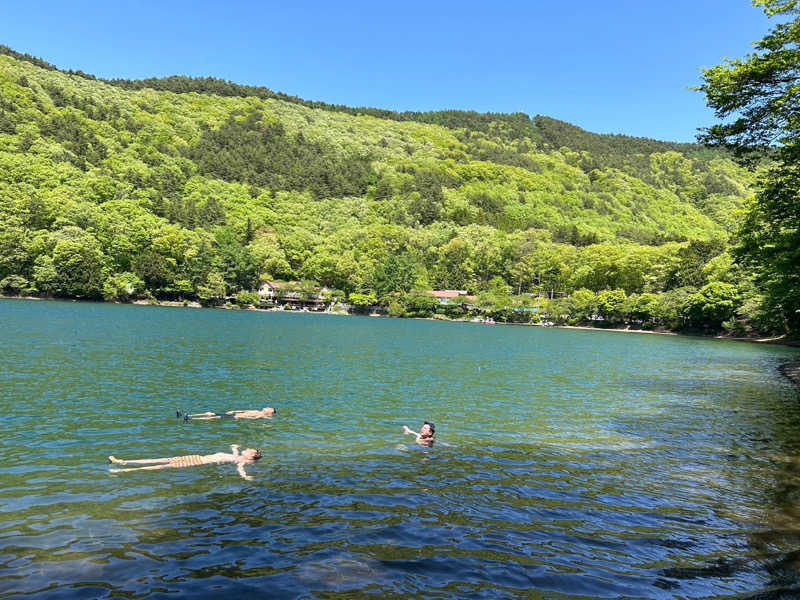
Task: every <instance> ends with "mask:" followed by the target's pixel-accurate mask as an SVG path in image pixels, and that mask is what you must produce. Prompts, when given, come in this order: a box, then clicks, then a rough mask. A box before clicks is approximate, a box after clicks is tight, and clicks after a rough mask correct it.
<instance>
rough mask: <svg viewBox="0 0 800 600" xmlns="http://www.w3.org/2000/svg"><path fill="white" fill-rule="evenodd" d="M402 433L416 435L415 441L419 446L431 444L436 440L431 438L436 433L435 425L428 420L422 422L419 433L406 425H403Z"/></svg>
mask: <svg viewBox="0 0 800 600" xmlns="http://www.w3.org/2000/svg"><path fill="white" fill-rule="evenodd" d="M403 433H404V434H406V435H415V436H417V439H416V442H417V443H418V444H419V445H421V446H433V443H434V442H435V441H436V440H435V439H434V438H433V436H434V435H435V434H436V426H435V425H434V424H433V423H431V422H429V421H425V422H424V423H423V424H422V427H421V428H420V430H419V433H417V432H416V431H412V430H410V429H409V428H408V427H406V426H405V425H403Z"/></svg>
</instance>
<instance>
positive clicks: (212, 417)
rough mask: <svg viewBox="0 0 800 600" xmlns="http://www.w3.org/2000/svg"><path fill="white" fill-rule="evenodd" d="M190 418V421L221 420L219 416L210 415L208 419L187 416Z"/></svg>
mask: <svg viewBox="0 0 800 600" xmlns="http://www.w3.org/2000/svg"><path fill="white" fill-rule="evenodd" d="M189 416H190V417H191V418H192V421H210V420H211V419H221V418H222V417H220V416H219V415H215V414H213V413H212V414H211V416H208V417H195V416H194V415H189Z"/></svg>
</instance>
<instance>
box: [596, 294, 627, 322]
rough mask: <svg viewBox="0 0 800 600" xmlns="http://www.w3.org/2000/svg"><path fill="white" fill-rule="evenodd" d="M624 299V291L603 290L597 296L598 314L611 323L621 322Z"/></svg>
mask: <svg viewBox="0 0 800 600" xmlns="http://www.w3.org/2000/svg"><path fill="white" fill-rule="evenodd" d="M626 298H627V296H626V295H625V290H603V291H602V292H600V293H599V294H597V312H598V314H599V315H600V316H602V317H603V318H604V319H605V320H606V321H609V322H611V323H616V322H619V321H621V320H622V317H623V312H624V308H625V300H626Z"/></svg>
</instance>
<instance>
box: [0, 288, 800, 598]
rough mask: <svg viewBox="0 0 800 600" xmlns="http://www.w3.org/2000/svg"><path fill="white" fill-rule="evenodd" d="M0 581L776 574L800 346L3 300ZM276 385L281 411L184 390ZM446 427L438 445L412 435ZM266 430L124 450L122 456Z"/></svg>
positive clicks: (222, 591) (629, 591)
mask: <svg viewBox="0 0 800 600" xmlns="http://www.w3.org/2000/svg"><path fill="white" fill-rule="evenodd" d="M0 341H2V348H3V352H2V354H0V389H2V396H1V397H0V409H2V412H3V413H4V414H5V426H4V428H3V433H2V436H0V597H9V596H29V597H35V598H144V597H148V598H177V597H190V598H206V597H208V598H212V597H213V598H221V597H276V598H336V597H354V596H356V597H361V596H367V595H374V596H376V597H397V598H410V597H423V596H424V597H430V598H507V597H529V598H556V599H558V598H748V597H752V596H755V595H756V594H757V593H760V592H764V593H766V592H772V595H770V596H769V597H770V598H779V597H783V596H781V594H786V595H785V597H794V596H793V592H792V591H791V590H795V589H798V586H800V552H798V551H797V548H798V547H800V508H799V507H800V502H799V501H800V436H798V431H799V429H798V427H799V426H800V402H798V400H800V394H798V392H797V391H796V390H795V389H794V388H792V387H791V386H790V385H789V384H788V383H787V382H786V381H784V380H783V379H782V378H781V376H780V375H779V374H778V373H777V371H776V367H777V366H778V365H779V364H781V363H782V362H785V361H786V360H787V359H790V358H793V357H794V358H796V357H797V351H793V350H790V349H787V348H781V347H769V346H760V345H756V344H745V343H735V342H725V341H718V340H702V339H690V338H679V337H667V336H654V335H636V334H621V333H615V332H597V331H592V332H588V331H577V330H558V329H540V328H530V327H504V326H496V327H487V326H481V325H474V324H461V323H439V322H430V321H410V320H392V319H374V318H368V317H364V318H357V317H353V318H346V317H336V316H331V315H314V314H281V313H252V312H247V313H245V312H237V311H212V310H188V309H174V308H159V307H134V306H114V305H104V304H79V303H61V302H25V301H13V300H5V301H0ZM266 405H269V406H275V407H276V408H277V409H278V415H277V418H275V419H274V420H271V421H251V422H231V421H206V422H189V423H184V422H183V421H181V420H179V419H176V417H175V411H176V410H177V409H181V410H189V411H191V412H196V411H205V410H215V411H222V410H228V409H246V408H261V407H262V406H266ZM424 419H428V420H432V421H434V422H435V423H436V428H437V439H438V440H439V442H438V443H437V445H436V446H435V447H434V448H432V449H424V448H420V447H418V446H416V445H415V444H414V443H413V441H412V439H411V438H410V436H403V435H402V432H401V428H402V426H403V425H404V424H406V425H408V426H410V427H411V428H412V429H417V428H418V427H419V425H420V424H421V422H422V420H424ZM232 443H238V444H241V445H242V446H243V447H246V446H257V447H260V448H262V450H263V451H264V454H265V458H264V459H263V460H262V461H261V462H260V463H257V464H256V465H253V466H251V467H249V468H248V473H249V474H251V475H253V476H254V480H253V481H249V482H248V481H244V480H242V479H240V478H239V477H238V475H237V474H236V471H235V469H234V468H232V467H230V466H205V467H198V468H192V469H181V470H165V471H154V472H153V471H145V472H139V473H122V474H109V470H108V464H107V461H106V457H107V456H108V455H109V454H115V455H116V456H118V457H121V458H128V459H135V458H146V457H159V456H173V455H178V454H194V453H201V454H204V453H212V452H219V451H223V452H224V451H228V446H229V445H230V444H232Z"/></svg>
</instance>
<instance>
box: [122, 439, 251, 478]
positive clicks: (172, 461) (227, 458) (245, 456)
mask: <svg viewBox="0 0 800 600" xmlns="http://www.w3.org/2000/svg"><path fill="white" fill-rule="evenodd" d="M261 456H262V454H261V450H257V449H254V448H246V449H245V450H243V451H242V452H241V454H240V453H239V445H238V444H231V454H228V453H227V452H217V453H216V454H206V455H205V456H201V455H199V454H189V455H187V456H173V457H172V458H141V459H137V460H120V459H118V458H116V457H115V456H113V455H112V456H109V457H108V462H110V463H112V464H115V465H150V466H147V467H134V468H133V469H109V472H111V473H126V472H128V471H156V470H158V469H180V468H183V467H199V466H201V465H221V464H227V463H230V464H235V465H236V470H237V471H238V473H239V475H241V476H242V477H243V478H244V479H247V480H248V481H250V480H252V479H253V478H252V477H250V476H249V475H248V474H247V473H245V471H244V466H245V465H246V464H250V463H254V462H255V461H257V460H258V459H259V458H261Z"/></svg>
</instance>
